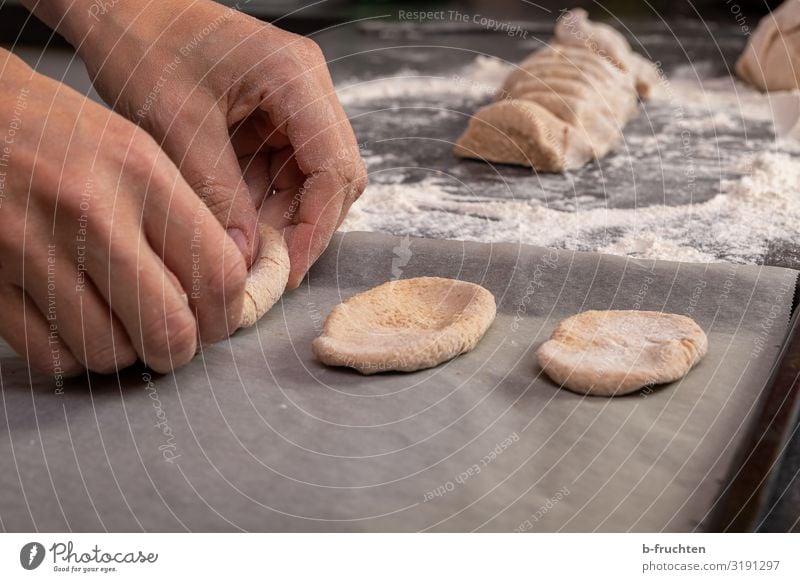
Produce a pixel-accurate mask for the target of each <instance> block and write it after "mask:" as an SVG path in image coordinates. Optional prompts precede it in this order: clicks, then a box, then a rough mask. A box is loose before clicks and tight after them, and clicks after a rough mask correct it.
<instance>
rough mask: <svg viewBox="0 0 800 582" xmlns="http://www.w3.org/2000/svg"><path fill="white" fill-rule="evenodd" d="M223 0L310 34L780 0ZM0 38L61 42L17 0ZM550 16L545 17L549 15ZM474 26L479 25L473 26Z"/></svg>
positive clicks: (742, 9) (722, 15)
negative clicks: (420, 16)
mask: <svg viewBox="0 0 800 582" xmlns="http://www.w3.org/2000/svg"><path fill="white" fill-rule="evenodd" d="M221 3H222V4H227V5H229V6H238V8H239V9H240V10H241V11H242V12H246V13H248V14H252V15H253V16H257V17H258V18H261V19H263V20H267V21H270V22H272V21H275V23H276V24H280V26H281V27H282V28H285V29H288V30H291V31H293V32H297V33H302V34H308V33H310V32H314V31H318V30H320V29H323V28H326V27H329V26H332V25H335V24H340V23H342V22H349V21H352V20H358V19H364V18H374V17H376V16H381V15H385V17H386V18H387V19H390V20H391V19H397V16H398V11H400V10H425V11H430V10H460V11H463V12H469V13H480V14H482V15H485V16H487V17H493V18H503V19H504V20H516V21H520V22H525V21H528V22H535V21H537V20H538V19H540V18H542V17H544V16H545V15H546V14H547V11H558V10H562V9H565V8H574V7H578V6H580V7H583V8H585V9H586V10H588V11H589V13H590V15H591V16H592V17H593V18H596V19H603V17H604V15H605V16H607V15H608V13H612V14H614V15H615V16H617V17H618V18H624V19H626V20H637V19H641V20H652V19H661V18H663V19H665V20H684V19H687V20H701V19H702V20H706V21H715V20H730V19H731V17H732V13H735V14H741V15H743V16H745V17H748V18H749V17H754V18H757V17H758V16H760V15H763V14H766V12H767V10H768V9H771V8H774V7H776V6H777V5H779V4H780V0H695V1H693V2H692V1H688V0H677V1H676V0H650V1H648V2H645V1H631V0H606V1H601V2H597V1H593V0H573V1H571V2H564V1H558V0H537V1H536V2H532V1H528V0H472V1H469V0H467V1H462V2H456V1H450V2H422V1H416V2H414V1H405V2H392V1H385V2H382V1H379V0H372V1H368V0H360V1H359V0H355V1H348V0H326V1H325V2H319V1H318V0H316V1H315V0H249V1H248V0H238V1H232V0H224V1H223V2H221ZM0 14H1V15H2V17H0V43H3V44H5V45H8V44H18V43H24V44H28V43H31V44H42V43H52V42H56V43H63V40H61V39H60V38H53V35H52V33H51V31H50V30H48V29H47V28H46V27H45V26H44V25H42V24H41V23H40V22H39V21H37V20H36V19H35V18H31V17H30V16H29V14H28V13H27V11H26V10H25V9H24V8H23V7H22V6H21V5H20V3H19V1H18V0H0ZM548 20H549V19H548ZM476 28H478V27H477V26H476Z"/></svg>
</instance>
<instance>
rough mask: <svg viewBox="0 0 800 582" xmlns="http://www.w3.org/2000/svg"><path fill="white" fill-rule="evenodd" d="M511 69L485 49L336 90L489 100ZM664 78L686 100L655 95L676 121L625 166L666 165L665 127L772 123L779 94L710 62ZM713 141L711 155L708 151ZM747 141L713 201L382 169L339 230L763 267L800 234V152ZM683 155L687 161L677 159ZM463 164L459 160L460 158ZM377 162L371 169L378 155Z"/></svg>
mask: <svg viewBox="0 0 800 582" xmlns="http://www.w3.org/2000/svg"><path fill="white" fill-rule="evenodd" d="M509 67H510V65H508V64H507V63H504V62H502V61H499V60H497V59H492V58H488V57H479V58H478V59H476V61H475V62H473V63H472V64H471V65H468V66H467V67H464V68H462V69H461V70H459V71H457V72H456V73H455V74H454V75H452V76H451V77H447V76H439V77H431V76H423V75H420V74H419V73H416V72H414V71H404V72H403V73H402V74H399V75H395V76H393V77H387V78H383V79H376V80H374V81H364V82H353V83H351V84H350V85H348V86H345V87H338V88H337V90H338V91H339V93H340V97H341V98H342V100H343V102H344V103H345V104H347V103H350V104H354V103H355V104H363V105H366V104H369V102H370V101H372V100H375V99H379V100H382V99H390V100H391V99H401V98H404V97H406V98H408V97H413V98H419V97H420V95H421V94H424V95H428V96H433V97H434V98H436V99H439V98H442V99H445V100H447V99H463V98H465V97H466V98H469V99H486V98H488V97H490V96H491V95H492V94H493V93H494V92H495V91H496V87H497V85H498V83H499V82H500V81H501V80H502V79H503V78H504V76H505V75H506V74H507V72H508V69H509ZM701 79H702V80H701ZM666 84H667V85H668V87H667V88H668V91H667V93H668V94H669V95H672V96H677V97H672V98H671V99H670V102H669V103H667V102H665V101H662V102H661V103H660V104H659V103H658V101H656V103H654V109H655V111H656V114H658V111H659V108H660V111H661V112H662V113H661V115H662V116H665V117H667V119H670V120H672V119H673V118H674V119H675V121H674V122H672V121H669V122H668V123H667V125H666V127H665V128H664V129H663V130H662V133H654V134H650V135H635V134H634V135H630V136H628V137H627V142H628V145H629V146H631V147H630V149H631V151H636V152H637V155H639V156H640V157H639V158H638V159H637V160H632V158H630V157H629V156H628V155H622V156H618V157H619V160H618V165H619V164H623V162H625V163H637V164H641V163H642V161H641V160H642V156H643V157H644V159H645V160H649V159H650V158H653V159H654V160H655V162H656V163H658V164H659V167H662V168H664V167H665V166H664V163H666V162H667V161H668V160H667V159H662V158H661V157H660V156H661V155H662V147H663V142H664V141H665V139H666V135H667V134H666V133H664V132H670V133H675V132H676V130H677V132H678V134H680V132H681V128H682V127H689V128H691V129H692V130H694V131H698V132H700V134H699V135H701V136H702V135H703V133H702V130H706V131H709V130H710V131H711V132H712V133H715V132H716V130H717V129H725V128H730V127H742V126H745V127H746V126H747V125H746V124H748V123H754V122H755V123H759V122H762V123H763V122H767V121H769V122H771V121H772V119H773V108H772V106H771V103H770V100H769V98H767V97H765V96H764V95H762V94H761V93H759V92H757V91H754V90H752V89H750V88H748V87H746V86H744V85H742V84H741V83H739V82H738V81H736V80H734V79H732V78H723V79H705V78H703V73H702V71H701V70H699V69H695V70H690V69H687V70H685V71H680V70H679V71H677V72H676V73H675V74H673V75H671V76H670V78H669V79H668V80H666ZM663 98H664V97H663V95H662V97H661V99H663ZM676 105H677V106H679V107H680V108H681V115H674V116H673V115H671V113H670V111H671V110H672V109H673V108H674V107H675V106H676ZM748 139H749V138H748ZM698 141H699V142H700V144H699V147H698V148H696V149H695V154H699V155H707V156H708V157H709V158H712V159H713V158H714V157H716V156H718V155H719V145H718V144H716V143H713V142H712V140H708V139H706V138H700V139H699V140H698ZM706 142H708V144H709V145H708V148H709V151H708V152H706V151H704V149H703V144H704V143H706ZM776 147H778V148H780V149H779V150H776ZM740 149H741V151H739V150H734V153H733V154H732V157H730V158H729V159H726V160H725V162H726V164H728V163H729V164H730V165H731V167H732V168H733V169H734V170H735V171H734V173H733V175H741V177H740V178H736V179H732V180H722V181H718V182H716V183H717V184H718V186H717V188H716V189H718V193H717V195H716V196H714V197H712V198H710V199H707V201H704V202H698V203H693V204H685V205H679V206H667V205H650V206H639V207H635V208H608V207H598V206H597V203H596V200H594V204H593V205H590V202H591V200H592V199H590V201H589V202H587V201H586V200H584V199H583V197H580V196H574V197H569V198H570V199H569V204H550V205H546V204H543V203H542V202H541V201H539V200H530V199H529V198H530V197H529V196H518V198H517V199H514V198H513V197H512V198H511V199H507V198H506V199H497V198H491V197H487V196H480V195H479V194H477V193H474V192H473V193H465V192H464V189H465V184H463V183H458V181H457V180H452V181H451V179H450V178H448V177H447V176H445V175H441V174H440V175H437V176H434V177H428V178H426V179H424V180H422V181H416V182H410V181H409V180H406V176H405V175H403V173H402V171H401V170H398V173H397V174H393V173H392V172H391V171H388V172H387V171H386V169H385V168H384V169H382V170H381V172H380V179H376V180H373V181H372V183H371V184H370V186H369V187H368V188H367V190H366V192H365V193H364V195H363V196H362V198H361V199H360V200H359V201H358V202H357V203H356V204H355V205H354V206H353V208H352V210H351V212H350V214H349V215H348V217H347V218H346V220H345V221H344V223H343V224H342V227H341V229H342V230H344V231H353V230H367V231H380V232H387V233H391V234H395V235H401V236H403V235H411V236H427V237H437V238H449V239H459V240H474V241H482V242H519V243H526V244H533V245H540V246H548V247H556V248H567V249H574V250H582V251H599V252H606V253H611V254H617V255H624V256H632V257H638V258H646V259H665V260H678V261H693V262H707V261H728V262H734V263H759V262H761V261H762V260H763V257H764V256H765V254H766V253H767V252H768V250H769V248H770V242H771V241H776V240H784V241H797V240H800V158H798V157H796V156H795V157H792V155H791V153H797V152H798V151H800V150H798V149H797V148H795V147H792V146H791V145H787V144H786V143H782V142H780V141H777V142H776V141H775V140H771V141H768V142H754V147H752V151H756V152H758V153H756V154H753V153H751V151H748V149H747V148H740ZM659 160H660V161H659ZM374 161H375V162H378V161H380V160H374ZM383 161H385V160H383ZM678 162H681V163H685V160H683V159H681V158H678ZM604 163H605V161H604ZM612 163H613V162H612ZM453 164H458V161H457V160H455V159H454V160H453ZM367 165H368V168H369V167H370V165H371V164H370V161H369V160H368V161H367ZM670 171H678V170H677V169H673V170H670ZM398 174H399V175H398ZM376 178H378V176H376ZM566 179H568V175H567V176H565V180H566ZM466 186H467V187H469V184H468V183H467V184H466ZM523 188H528V183H527V181H524V182H517V183H516V184H515V186H514V187H513V189H514V190H517V192H521V191H522V189H523ZM530 188H537V182H536V180H531V181H530Z"/></svg>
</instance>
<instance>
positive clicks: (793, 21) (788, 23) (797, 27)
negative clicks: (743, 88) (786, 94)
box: [736, 0, 800, 91]
mask: <svg viewBox="0 0 800 582" xmlns="http://www.w3.org/2000/svg"><path fill="white" fill-rule="evenodd" d="M736 74H737V75H738V76H739V78H741V79H742V80H743V81H745V82H747V83H749V84H750V85H753V86H754V87H756V88H758V89H760V90H762V91H783V90H786V91H788V90H791V89H798V88H800V0H787V1H786V2H784V3H783V4H781V5H780V6H779V7H778V8H777V9H776V10H774V11H773V12H772V13H770V14H767V15H766V16H765V17H764V18H762V19H761V21H760V22H759V23H758V26H757V27H756V30H755V32H754V33H753V34H752V35H751V36H750V39H749V40H748V41H747V46H746V47H745V49H744V52H743V53H742V55H741V56H740V57H739V60H738V61H736Z"/></svg>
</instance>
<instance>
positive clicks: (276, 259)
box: [239, 224, 289, 327]
mask: <svg viewBox="0 0 800 582" xmlns="http://www.w3.org/2000/svg"><path fill="white" fill-rule="evenodd" d="M259 232H260V233H261V249H260V251H259V256H258V258H257V259H256V261H255V262H254V263H253V266H252V267H250V273H249V274H248V275H247V282H246V283H245V288H244V303H243V305H242V318H241V321H240V323H239V327H250V326H251V325H253V324H255V322H257V321H258V320H259V319H261V317H262V316H263V315H264V314H265V313H266V312H267V311H269V310H270V309H271V308H272V306H273V305H275V303H277V302H278V299H280V298H281V295H282V294H283V291H284V290H285V289H286V283H287V281H288V280H289V249H288V248H287V247H286V242H285V241H284V240H283V236H282V235H281V233H280V232H278V231H277V230H275V229H274V228H271V227H269V226H267V225H265V224H261V225H259Z"/></svg>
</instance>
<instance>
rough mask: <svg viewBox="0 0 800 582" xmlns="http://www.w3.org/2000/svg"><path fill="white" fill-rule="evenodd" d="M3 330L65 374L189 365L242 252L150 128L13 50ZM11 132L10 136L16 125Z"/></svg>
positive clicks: (221, 311) (0, 112)
mask: <svg viewBox="0 0 800 582" xmlns="http://www.w3.org/2000/svg"><path fill="white" fill-rule="evenodd" d="M0 103H2V104H3V107H2V108H0V174H1V176H0V313H2V314H3V315H2V317H0V335H2V336H3V337H4V338H5V339H6V340H7V341H8V343H9V344H10V345H11V347H13V348H14V349H15V350H16V351H17V352H18V353H19V354H21V355H22V356H23V357H26V358H27V360H28V362H29V363H30V364H31V365H32V366H34V367H36V368H40V369H42V370H45V371H48V372H50V373H53V374H56V375H57V377H58V376H68V375H74V374H77V373H80V372H81V371H82V370H83V369H84V368H88V369H90V370H94V371H97V372H111V371H113V370H116V369H120V368H124V367H126V366H128V365H130V364H131V363H133V362H134V361H136V359H137V357H138V358H141V359H142V360H143V361H144V362H146V363H147V364H148V365H149V366H150V367H151V368H153V369H154V370H156V371H158V372H166V371H168V370H171V369H173V368H175V367H178V366H180V365H182V364H185V363H186V362H188V361H189V360H190V359H191V358H192V357H193V356H194V354H195V350H196V345H197V336H198V334H199V336H200V338H201V340H202V341H204V342H210V341H215V340H218V339H221V338H223V337H226V336H228V335H229V333H230V332H232V331H233V330H235V329H236V328H237V326H238V322H239V317H240V315H241V308H242V300H243V289H244V281H245V277H246V267H245V264H244V261H243V259H242V256H241V253H240V252H239V251H238V249H237V248H236V246H235V245H234V243H233V241H231V240H230V238H229V237H228V236H226V234H225V231H224V230H223V229H222V227H221V226H220V225H219V223H218V222H217V221H216V220H215V219H214V217H213V216H211V215H210V213H209V212H208V210H207V208H206V207H205V206H204V205H203V203H202V202H201V201H200V200H199V199H198V198H197V196H196V195H195V193H194V192H193V191H192V189H191V188H190V187H189V185H188V184H186V183H185V182H184V180H183V179H182V178H181V176H180V173H179V172H178V169H177V168H176V167H175V165H174V164H173V163H172V162H171V161H170V159H169V158H168V157H167V156H166V155H165V154H164V153H163V152H162V151H161V149H160V148H159V147H158V145H157V144H156V143H155V141H154V140H153V139H152V138H151V137H150V136H149V135H147V133H146V132H144V131H143V130H141V129H139V128H137V127H136V126H135V125H133V124H132V123H130V122H129V121H127V120H125V119H123V118H122V117H121V116H119V115H117V114H115V113H113V112H111V111H109V110H108V109H106V108H104V107H102V106H100V105H98V104H96V103H94V102H92V101H90V100H88V99H87V98H85V97H84V96H82V95H80V94H78V93H76V92H75V91H73V90H72V89H70V88H68V87H66V86H64V85H62V84H60V83H57V82H55V81H53V80H52V79H48V78H47V77H44V76H42V75H39V74H37V73H35V72H34V71H33V70H31V69H30V68H29V67H28V66H27V65H25V64H24V63H23V62H22V61H20V60H19V59H18V58H16V57H14V56H12V55H10V54H9V53H7V52H5V51H2V50H0ZM6 129H7V132H6V133H5V135H3V133H2V132H3V131H4V130H6Z"/></svg>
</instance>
